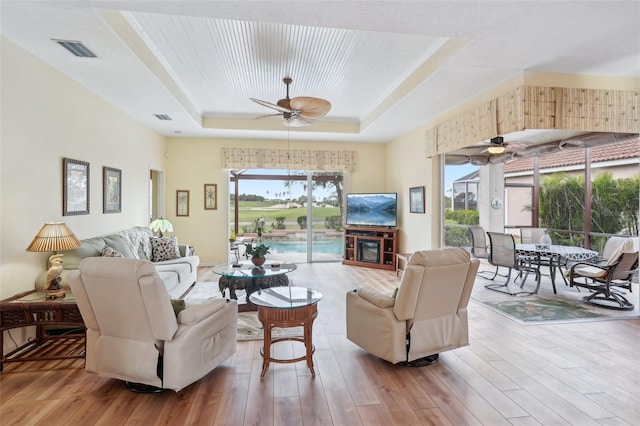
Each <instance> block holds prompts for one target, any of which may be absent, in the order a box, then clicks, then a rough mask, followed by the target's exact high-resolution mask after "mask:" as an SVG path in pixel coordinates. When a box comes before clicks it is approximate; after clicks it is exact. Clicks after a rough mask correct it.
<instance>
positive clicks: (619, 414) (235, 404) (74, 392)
mask: <svg viewBox="0 0 640 426" xmlns="http://www.w3.org/2000/svg"><path fill="white" fill-rule="evenodd" d="M209 269H210V268H207V267H201V268H200V270H199V272H200V274H199V280H200V281H207V280H208V281H214V280H215V277H214V276H213V274H212V273H211V272H210V270H209ZM291 278H292V279H293V280H294V282H295V284H296V285H303V286H307V287H313V288H316V289H319V290H321V291H322V292H323V294H324V298H323V300H322V301H321V302H320V304H319V315H318V318H317V320H316V322H315V324H314V344H315V346H316V352H315V356H314V360H315V364H316V373H317V374H316V377H315V378H312V377H311V375H310V373H309V370H308V369H307V368H306V366H305V364H304V363H303V362H300V363H295V364H273V365H272V366H271V367H270V370H269V371H268V373H267V375H266V377H265V378H264V379H263V380H261V379H260V369H261V364H262V360H261V358H260V345H261V342H259V341H248V342H239V343H238V351H237V353H236V354H235V355H234V356H233V357H232V358H230V359H229V360H227V361H226V362H225V363H224V364H223V365H222V366H220V367H218V368H216V369H215V370H214V371H213V372H211V373H210V374H209V375H207V376H206V377H205V378H203V379H202V380H200V381H198V382H196V383H195V384H193V385H191V386H189V387H188V388H186V389H184V390H183V391H181V392H178V393H175V392H171V391H166V392H163V393H161V394H157V395H141V394H135V393H132V392H130V391H128V390H126V389H125V387H124V385H123V384H122V383H121V382H119V381H117V380H112V379H106V378H100V377H97V376H95V375H92V374H88V373H85V372H84V370H83V368H82V366H83V364H82V361H71V360H69V361H48V362H44V361H43V362H31V363H11V364H6V366H5V371H4V373H1V374H0V424H2V425H26V424H38V425H40V424H42V425H93V424H98V425H114V424H127V425H182V424H190V425H347V426H352V425H537V424H544V425H568V424H573V425H638V424H640V355H639V354H640V319H637V318H636V319H625V320H614V321H597V322H582V323H570V324H559V325H528V326H524V325H520V324H518V323H516V322H514V321H512V320H509V319H507V318H505V317H504V316H502V315H500V314H497V313H495V312H494V311H492V310H490V309H488V308H486V307H484V306H483V305H482V304H480V303H478V302H476V301H474V300H472V301H471V303H470V305H469V312H470V320H469V322H470V336H471V345H470V346H468V347H465V348H460V349H456V350H454V351H449V352H445V353H443V354H441V355H440V360H439V361H438V363H436V364H434V365H432V366H429V367H423V368H409V367H400V366H394V365H391V364H389V363H386V362H384V361H381V360H379V359H377V358H374V357H372V356H370V355H369V354H367V353H366V352H364V351H363V350H361V349H359V348H358V347H357V346H355V345H354V344H352V343H351V342H350V341H348V340H347V339H346V338H345V324H344V318H345V292H346V291H348V290H350V289H353V288H356V287H357V286H358V285H359V284H361V283H368V284H375V285H378V286H380V287H386V288H391V287H393V286H395V285H397V283H398V278H396V277H395V273H394V272H387V271H378V270H374V269H368V268H359V267H353V266H343V265H341V264H339V263H316V264H301V265H299V267H298V270H297V271H295V272H294V273H292V274H291ZM484 283H486V281H481V280H478V283H477V284H476V288H475V289H474V292H476V293H477V292H487V291H488V290H486V289H484V288H482V284H484ZM636 301H637V299H636ZM300 346H301V345H299V344H295V343H290V342H286V343H279V344H278V345H276V350H277V351H278V354H277V355H279V356H286V355H293V354H295V355H298V354H300V353H301V352H302V348H301V347H300Z"/></svg>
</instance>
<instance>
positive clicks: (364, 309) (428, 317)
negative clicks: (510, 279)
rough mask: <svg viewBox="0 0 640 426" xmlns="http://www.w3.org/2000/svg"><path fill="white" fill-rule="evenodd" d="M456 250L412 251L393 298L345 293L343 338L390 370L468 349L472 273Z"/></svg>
mask: <svg viewBox="0 0 640 426" xmlns="http://www.w3.org/2000/svg"><path fill="white" fill-rule="evenodd" d="M478 265H479V261H478V260H475V259H474V260H471V259H470V256H469V252H468V251H466V250H464V249H462V248H447V249H441V250H427V251H418V252H415V253H413V254H412V255H411V257H410V258H409V261H408V263H407V266H406V268H405V269H404V273H403V274H402V279H401V281H400V286H399V287H398V289H397V293H396V294H395V298H394V297H393V296H392V295H391V294H382V293H381V292H379V291H376V290H375V289H373V288H372V287H370V286H366V285H362V286H360V287H359V288H358V289H357V290H353V291H350V292H348V293H347V295H346V299H347V338H348V339H349V340H351V341H352V342H354V343H355V344H357V345H358V346H360V347H361V348H363V349H364V350H366V351H368V352H370V353H371V354H373V355H375V356H377V357H379V358H382V359H384V360H386V361H389V362H391V363H393V364H397V363H405V364H406V365H412V366H420V365H428V364H432V363H433V362H435V361H436V360H437V357H438V354H439V353H440V352H443V351H447V350H450V349H455V348H458V347H460V346H466V345H468V344H469V332H468V319H467V304H468V302H469V296H470V295H471V290H472V288H473V282H474V280H475V277H476V272H477V271H478Z"/></svg>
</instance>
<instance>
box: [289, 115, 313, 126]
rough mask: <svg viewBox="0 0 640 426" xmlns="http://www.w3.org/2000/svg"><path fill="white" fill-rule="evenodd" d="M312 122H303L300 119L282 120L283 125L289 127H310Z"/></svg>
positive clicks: (303, 120) (302, 119)
mask: <svg viewBox="0 0 640 426" xmlns="http://www.w3.org/2000/svg"><path fill="white" fill-rule="evenodd" d="M314 121H315V120H314ZM314 121H309V120H305V119H304V118H302V117H296V118H293V117H292V118H289V119H286V118H285V120H284V125H285V126H289V127H306V126H310V125H311V124H312V123H313V122H314Z"/></svg>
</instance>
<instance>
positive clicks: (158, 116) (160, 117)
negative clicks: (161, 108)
mask: <svg viewBox="0 0 640 426" xmlns="http://www.w3.org/2000/svg"><path fill="white" fill-rule="evenodd" d="M153 116H154V117H155V118H157V119H158V120H171V117H169V116H168V115H167V114H153Z"/></svg>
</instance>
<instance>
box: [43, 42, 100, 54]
mask: <svg viewBox="0 0 640 426" xmlns="http://www.w3.org/2000/svg"><path fill="white" fill-rule="evenodd" d="M53 41H55V42H56V43H58V44H59V45H60V46H62V47H64V48H65V49H67V50H68V51H69V52H71V53H73V54H74V55H75V56H78V57H80V58H97V56H96V54H95V53H93V52H92V51H91V49H89V48H88V47H87V46H85V45H84V44H82V42H80V41H71V40H53Z"/></svg>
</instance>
